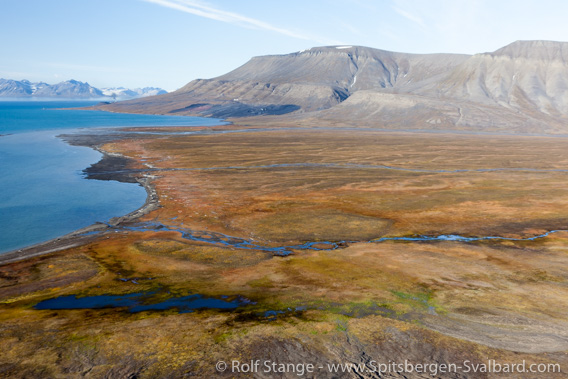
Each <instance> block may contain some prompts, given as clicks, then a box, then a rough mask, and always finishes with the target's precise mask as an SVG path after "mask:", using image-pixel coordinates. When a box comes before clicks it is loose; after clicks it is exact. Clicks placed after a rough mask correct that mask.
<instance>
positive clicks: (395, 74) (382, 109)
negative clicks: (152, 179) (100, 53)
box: [106, 41, 568, 133]
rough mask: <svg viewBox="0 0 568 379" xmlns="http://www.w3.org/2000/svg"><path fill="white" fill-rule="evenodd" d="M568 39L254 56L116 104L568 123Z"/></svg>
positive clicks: (417, 124)
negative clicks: (491, 46) (454, 50)
mask: <svg viewBox="0 0 568 379" xmlns="http://www.w3.org/2000/svg"><path fill="white" fill-rule="evenodd" d="M567 58H568V43H565V42H552V41H517V42H514V43H512V44H510V45H508V46H505V47H503V48H501V49H498V50H496V51H494V52H490V53H482V54H476V55H473V56H470V55H459V54H407V53H397V52H390V51H384V50H378V49H372V48H368V47H360V46H331V47H316V48H312V49H309V50H304V51H300V52H296V53H292V54H286V55H270V56H262V57H255V58H252V59H251V60H250V61H249V62H247V63H245V64H244V65H242V66H241V67H239V68H237V69H235V70H233V71H231V72H229V73H227V74H225V75H222V76H219V77H217V78H213V79H198V80H194V81H192V82H190V83H188V84H187V85H185V86H184V87H182V88H180V89H179V90H177V91H174V92H172V93H170V94H167V95H163V96H160V97H156V98H154V97H150V98H147V99H140V100H133V101H129V102H121V103H118V104H113V105H111V106H108V107H106V109H112V110H114V111H124V112H150V113H164V114H187V115H189V114H192V115H201V116H203V115H205V116H214V117H223V118H227V117H243V116H258V115H282V114H286V113H290V115H289V116H287V117H288V119H290V117H292V118H293V119H295V120H299V121H301V120H311V121H314V120H323V121H326V122H328V123H329V122H331V123H332V124H348V125H360V126H374V127H384V128H403V129H448V130H455V129H460V130H483V131H501V132H531V133H549V132H550V133H558V132H568V123H567V121H568V64H567V63H566V62H567Z"/></svg>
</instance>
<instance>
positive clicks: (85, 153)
mask: <svg viewBox="0 0 568 379" xmlns="http://www.w3.org/2000/svg"><path fill="white" fill-rule="evenodd" d="M94 104H96V102H84V101H72V102H63V101H25V102H23V101H17V102H16V101H15V102H12V101H0V134H2V136H0V186H1V188H2V191H1V192H0V253H4V252H8V251H12V250H16V249H19V248H22V247H25V246H29V245H33V244H36V243H40V242H45V241H47V240H50V239H52V238H56V237H60V236H62V235H65V234H67V233H70V232H73V231H75V230H77V229H80V228H83V227H86V226H89V225H91V224H93V223H95V222H105V221H108V220H109V219H110V218H112V217H117V216H121V215H124V214H127V213H129V212H132V211H134V210H136V209H138V208H139V207H141V206H142V205H143V204H144V202H145V200H146V191H145V190H144V188H143V187H141V186H140V185H138V184H131V183H120V182H116V181H99V180H87V179H85V178H84V176H83V173H82V171H83V170H84V169H85V168H87V167H89V166H90V165H91V164H93V163H96V162H97V161H99V160H100V159H101V157H102V155H101V154H100V153H99V152H97V151H95V150H93V149H90V148H87V147H78V146H70V145H68V144H66V143H65V142H63V141H62V140H61V139H59V138H57V137H56V136H57V135H58V134H59V133H62V132H65V133H70V132H73V131H74V130H75V129H78V128H94V127H134V126H136V127H143V126H197V125H200V126H214V125H221V124H223V123H224V122H222V121H221V120H218V119H206V118H200V117H182V116H156V115H138V114H121V113H110V112H101V111H84V110H60V109H59V108H69V107H84V106H88V105H94Z"/></svg>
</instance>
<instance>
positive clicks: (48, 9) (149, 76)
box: [0, 0, 568, 90]
mask: <svg viewBox="0 0 568 379" xmlns="http://www.w3.org/2000/svg"><path fill="white" fill-rule="evenodd" d="M566 15H568V1H565V0H556V1H552V0H514V1H511V0H428V1H425V0H309V1H307V0H301V1H300V0H287V1H267V0H0V19H1V21H0V46H1V50H2V52H1V53H0V78H6V79H16V80H21V79H28V80H31V81H44V82H47V83H50V84H53V83H57V82H60V81H64V80H68V79H75V80H80V81H86V82H89V83H90V84H91V85H93V86H96V87H99V88H101V87H117V86H124V87H130V88H135V87H146V86H155V87H161V88H164V89H167V90H174V89H177V88H179V87H181V86H183V85H185V84H186V83H188V82H189V81H191V80H193V79H197V78H212V77H215V76H219V75H222V74H224V73H226V72H229V71H231V70H233V69H235V68H237V67H238V66H240V65H242V64H244V63H246V62H247V61H248V60H249V59H250V58H251V57H253V56H258V55H267V54H287V53H291V52H295V51H300V50H304V49H307V48H310V47H314V46H324V45H360V46H368V47H374V48H378V49H383V50H390V51H399V52H408V53H440V52H444V53H465V54H475V53H482V52H487V51H494V50H497V49H498V48H500V47H503V46H505V45H507V44H509V43H511V42H514V41H516V40H536V39H544V40H555V41H568V22H566Z"/></svg>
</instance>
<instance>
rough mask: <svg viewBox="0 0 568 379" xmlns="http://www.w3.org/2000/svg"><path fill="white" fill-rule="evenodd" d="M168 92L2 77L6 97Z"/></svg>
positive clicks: (92, 96) (0, 89)
mask: <svg viewBox="0 0 568 379" xmlns="http://www.w3.org/2000/svg"><path fill="white" fill-rule="evenodd" d="M164 93H167V92H166V91H164V90H163V89H161V88H154V87H145V88H136V89H133V90H131V89H128V88H123V87H118V88H103V89H98V88H95V87H93V86H91V85H90V84H89V83H85V82H80V81H77V80H73V79H71V80H67V81H64V82H61V83H57V84H47V83H44V82H37V83H32V82H30V81H29V80H11V79H0V97H4V98H19V99H21V98H61V99H105V98H108V99H110V98H113V99H114V98H118V99H132V98H137V97H145V96H155V95H161V94H164Z"/></svg>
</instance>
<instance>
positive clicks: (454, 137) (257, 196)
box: [0, 124, 568, 378]
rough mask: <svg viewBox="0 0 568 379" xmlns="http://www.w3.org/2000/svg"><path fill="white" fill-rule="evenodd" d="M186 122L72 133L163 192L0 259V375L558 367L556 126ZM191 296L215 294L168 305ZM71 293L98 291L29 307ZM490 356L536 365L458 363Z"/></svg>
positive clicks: (563, 358) (562, 223) (566, 365)
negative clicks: (469, 131)
mask: <svg viewBox="0 0 568 379" xmlns="http://www.w3.org/2000/svg"><path fill="white" fill-rule="evenodd" d="M200 130H201V129H197V128H193V129H192V128H170V129H167V128H166V129H164V128H160V129H159V130H158V129H156V130H155V132H156V133H157V134H149V133H148V132H152V130H149V129H144V131H143V132H140V131H137V130H134V129H130V130H125V131H124V133H123V134H117V135H116V137H113V138H112V139H109V138H108V137H104V138H103V137H101V136H88V137H83V142H80V140H81V138H76V143H84V141H85V140H90V143H91V144H93V143H94V142H93V141H98V142H97V144H98V145H99V148H100V149H102V150H103V151H106V152H108V153H115V154H122V155H124V156H126V157H128V158H130V159H131V160H130V163H129V164H128V166H127V167H123V168H121V169H120V173H119V175H125V173H126V174H131V175H133V176H137V177H145V178H147V179H149V180H150V181H151V183H152V188H153V190H155V195H156V196H157V198H158V199H159V204H160V206H159V207H157V208H156V209H151V211H150V212H149V213H147V214H143V215H141V216H140V217H138V218H133V217H130V218H127V219H123V220H117V222H115V223H113V225H111V226H109V227H107V228H106V229H105V230H104V231H102V232H100V233H99V234H96V235H94V236H92V235H90V236H88V238H85V240H84V241H82V242H81V244H78V246H73V247H70V248H67V249H63V250H59V251H56V252H52V253H49V254H45V255H41V256H35V257H31V258H29V259H26V260H19V261H16V262H11V263H5V264H3V265H2V266H0V320H1V322H0V344H1V346H3V348H2V350H1V351H0V376H6V377H66V378H67V377H83V376H86V377H95V378H97V377H117V378H118V377H140V378H143V377H168V378H171V377H184V376H196V377H203V378H209V377H216V376H219V377H290V378H293V377H299V375H298V373H297V372H291V371H290V370H288V372H287V373H285V374H283V373H279V374H278V375H275V374H274V373H273V372H272V373H270V372H265V371H263V370H262V364H261V367H260V368H259V370H257V372H252V373H251V372H249V373H238V372H236V371H235V370H234V367H233V365H232V363H233V362H237V361H238V362H243V363H244V362H249V363H250V361H251V360H252V361H255V360H259V361H260V362H275V363H285V364H287V363H293V364H296V365H298V364H309V363H313V364H314V365H315V367H316V368H317V367H319V366H322V367H323V368H321V369H317V371H316V373H314V374H309V375H308V374H306V375H305V376H306V377H318V378H320V377H330V378H331V377H409V378H414V377H424V378H427V377H432V375H430V374H431V373H432V372H431V371H429V372H425V373H417V372H413V373H408V372H407V373H403V372H398V373H394V372H391V373H387V374H384V375H383V376H380V375H378V373H376V372H372V371H373V370H372V367H373V366H372V364H373V362H375V366H378V365H379V364H380V363H384V364H388V363H389V362H396V363H404V362H405V360H406V361H410V362H413V363H415V364H416V363H428V364H438V365H441V364H456V365H458V366H462V368H461V369H459V370H457V372H452V373H438V374H437V375H438V376H439V377H444V378H445V377H448V378H466V377H467V378H469V377H471V378H485V377H499V378H501V377H510V378H518V377H521V376H522V377H524V378H553V377H568V374H567V371H568V231H563V230H565V229H568V187H567V186H566V183H567V179H568V150H567V149H566V142H567V140H566V138H561V137H555V138H547V137H513V136H496V135H492V136H489V135H485V136H483V135H478V136H476V135H466V134H443V133H436V134H433V133H430V134H429V133H402V132H399V133H395V132H384V131H378V130H373V129H360V130H357V131H354V130H351V129H342V128H335V129H326V128H290V129H286V130H282V129H280V128H270V127H268V126H265V125H260V124H259V125H254V126H246V127H245V126H239V125H227V126H221V127H215V128H212V129H211V130H209V131H206V132H203V131H202V130H201V132H199V131H200ZM188 132H194V133H189V134H188ZM115 171H116V170H115ZM99 174H100V173H99ZM104 174H105V175H109V173H108V172H105V173H104ZM92 177H93V178H96V173H95V174H93V175H92ZM111 177H112V175H111ZM111 177H110V178H111ZM108 178H109V177H107V179H108ZM549 231H557V232H554V233H552V234H549V235H548V236H546V237H539V238H535V239H533V238H532V237H535V236H541V235H544V234H546V233H547V232H549ZM440 236H442V238H434V239H431V240H429V239H430V237H440ZM456 236H460V237H503V238H501V239H485V240H483V239H481V240H469V241H463V240H460V237H456ZM399 237H407V239H406V240H405V239H403V238H399ZM306 244H307V245H306ZM134 293H136V294H140V293H142V295H140V296H142V298H141V300H140V299H139V300H137V301H138V303H136V304H133V303H132V304H131V303H130V302H129V301H130V300H124V299H131V298H130V297H128V296H126V297H124V298H123V300H122V301H123V302H118V303H117V304H116V305H121V306H114V307H113V306H112V302H111V303H108V301H109V299H108V298H104V297H96V296H108V295H128V294H134ZM195 294H199V295H201V296H203V297H204V298H206V299H210V300H211V299H213V300H214V301H213V300H211V302H210V303H207V302H206V303H207V304H213V303H215V304H217V305H216V306H206V305H205V306H204V307H203V308H200V306H198V305H195V304H197V303H191V304H193V305H187V303H184V304H185V305H179V303H176V304H177V305H176V306H170V305H168V304H173V302H174V301H182V300H183V301H187V298H188V297H189V296H191V295H195ZM69 295H74V296H76V298H82V297H92V298H93V304H94V305H91V307H92V309H54V308H57V307H51V308H52V309H45V308H49V306H47V305H48V304H50V303H49V302H44V303H42V301H45V300H49V299H53V298H58V297H61V296H69ZM137 296H138V295H137ZM76 298H65V299H66V301H69V302H70V303H69V304H73V301H76ZM180 299H182V300H180ZM184 299H185V300H184ZM191 299H194V298H193V297H192V298H191ZM99 300H101V301H102V300H105V301H107V303H105V304H104V305H105V306H106V307H104V308H98V307H97V305H96V301H99ZM192 301H193V300H192ZM229 303H231V304H237V303H238V305H235V306H232V307H229V306H227V308H224V307H225V305H219V304H229ZM38 304H44V305H46V304H47V305H46V306H43V307H42V306H39V305H38ZM157 304H161V305H157ZM199 304H201V303H199ZM109 305H110V306H109ZM140 306H142V307H144V306H150V308H153V309H152V310H144V308H136V307H140ZM36 307H37V308H42V309H36ZM68 307H69V306H68ZM101 307H102V305H101ZM160 307H161V308H162V309H161V310H156V308H160ZM184 307H188V308H184ZM192 307H193V308H192ZM196 308H197V309H196ZM179 311H184V312H179ZM489 360H495V361H496V362H497V363H498V364H501V365H502V366H505V365H509V364H518V363H521V362H523V361H524V362H526V368H527V370H528V368H529V367H530V365H532V364H537V365H540V366H534V367H535V369H536V368H537V367H538V368H539V369H542V370H545V371H546V372H540V373H525V374H522V375H521V376H519V374H518V373H503V372H501V373H488V372H473V371H472V370H471V369H470V370H469V371H467V368H465V367H463V366H464V362H470V364H471V365H473V364H475V365H478V366H476V367H478V368H480V369H482V366H479V365H483V364H486V363H487V362H488V361H489ZM219 361H224V362H227V363H228V365H229V367H228V369H227V370H226V371H224V372H220V371H219V370H218V369H216V363H217V362H219ZM337 363H354V364H360V363H363V364H368V365H370V366H369V367H370V368H371V369H370V370H366V372H363V373H358V374H355V373H344V374H341V373H337V372H335V373H334V372H332V370H330V369H328V366H327V365H328V364H337ZM217 367H219V366H217ZM470 368H471V367H470ZM558 368H560V369H561V370H562V372H560V373H558V372H556V373H553V372H552V371H555V370H556V371H558ZM288 369H290V367H288Z"/></svg>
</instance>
